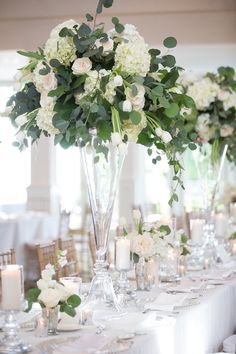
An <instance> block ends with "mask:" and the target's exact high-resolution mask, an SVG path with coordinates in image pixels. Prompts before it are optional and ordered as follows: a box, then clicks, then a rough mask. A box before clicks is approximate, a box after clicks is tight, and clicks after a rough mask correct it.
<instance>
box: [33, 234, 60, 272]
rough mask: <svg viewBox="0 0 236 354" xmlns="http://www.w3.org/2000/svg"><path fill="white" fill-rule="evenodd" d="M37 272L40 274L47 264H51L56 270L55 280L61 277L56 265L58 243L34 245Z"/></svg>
mask: <svg viewBox="0 0 236 354" xmlns="http://www.w3.org/2000/svg"><path fill="white" fill-rule="evenodd" d="M35 248H36V253H37V258H38V263H39V270H40V272H42V271H43V270H44V269H45V267H46V265H47V264H49V263H50V264H52V265H54V266H55V270H56V279H59V278H60V276H61V270H60V267H59V265H58V242H57V241H52V242H49V243H46V244H37V245H35Z"/></svg>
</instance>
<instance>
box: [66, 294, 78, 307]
mask: <svg viewBox="0 0 236 354" xmlns="http://www.w3.org/2000/svg"><path fill="white" fill-rule="evenodd" d="M67 303H68V305H70V306H72V307H78V306H79V305H80V303H81V299H80V297H79V296H78V295H75V294H73V295H71V296H70V297H69V298H68V299H67Z"/></svg>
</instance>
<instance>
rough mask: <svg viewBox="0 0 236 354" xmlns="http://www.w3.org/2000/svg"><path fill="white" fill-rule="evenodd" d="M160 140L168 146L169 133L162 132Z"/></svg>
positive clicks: (170, 138) (170, 137)
mask: <svg viewBox="0 0 236 354" xmlns="http://www.w3.org/2000/svg"><path fill="white" fill-rule="evenodd" d="M161 139H162V141H163V143H165V144H168V143H169V142H170V141H171V140H172V136H171V135H170V133H169V132H167V131H163V133H162V135H161Z"/></svg>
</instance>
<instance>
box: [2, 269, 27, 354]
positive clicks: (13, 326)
mask: <svg viewBox="0 0 236 354" xmlns="http://www.w3.org/2000/svg"><path fill="white" fill-rule="evenodd" d="M0 279H1V294H2V298H1V310H2V311H3V312H4V315H5V319H4V324H3V328H2V330H3V337H2V339H1V340H0V353H14V354H15V353H28V352H29V351H30V349H31V348H30V346H29V345H27V344H25V343H23V341H22V340H21V338H20V336H19V325H18V323H17V321H16V315H17V314H18V313H19V312H20V311H22V310H23V307H24V281H23V267H22V266H20V265H15V264H14V265H5V266H1V267H0Z"/></svg>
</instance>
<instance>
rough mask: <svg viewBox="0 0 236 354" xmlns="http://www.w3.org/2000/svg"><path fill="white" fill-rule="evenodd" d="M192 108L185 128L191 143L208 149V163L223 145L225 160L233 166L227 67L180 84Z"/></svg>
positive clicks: (235, 131)
mask: <svg viewBox="0 0 236 354" xmlns="http://www.w3.org/2000/svg"><path fill="white" fill-rule="evenodd" d="M182 85H183V90H184V92H185V93H186V94H187V95H190V96H191V97H192V98H193V99H194V101H195V104H196V109H193V110H188V111H186V112H185V113H184V114H185V117H186V125H185V128H186V130H187V131H188V134H189V135H190V136H191V138H192V139H193V140H195V141H196V142H199V143H200V144H205V143H208V144H210V145H211V147H212V150H211V151H212V154H211V157H212V162H213V163H214V162H216V161H217V160H218V159H219V156H220V154H221V153H222V152H223V150H224V147H225V146H226V145H227V147H228V148H227V153H226V155H227V158H228V160H229V161H232V162H233V163H236V148H235V147H236V120H235V117H236V76H235V71H234V69H233V68H231V67H220V68H218V70H217V73H206V74H205V75H202V76H200V77H196V78H193V79H191V78H189V79H188V78H187V79H186V80H183V81H182Z"/></svg>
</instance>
